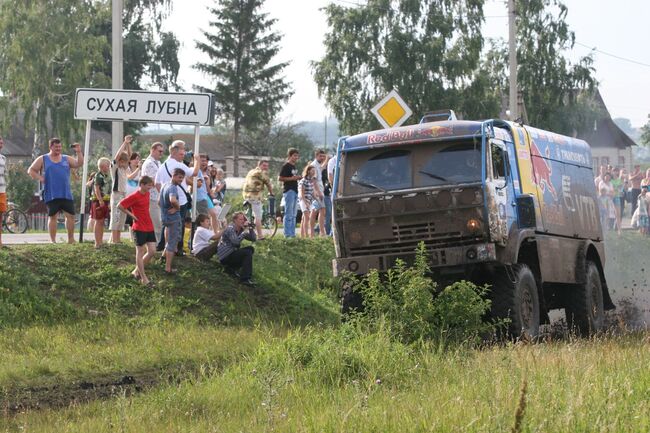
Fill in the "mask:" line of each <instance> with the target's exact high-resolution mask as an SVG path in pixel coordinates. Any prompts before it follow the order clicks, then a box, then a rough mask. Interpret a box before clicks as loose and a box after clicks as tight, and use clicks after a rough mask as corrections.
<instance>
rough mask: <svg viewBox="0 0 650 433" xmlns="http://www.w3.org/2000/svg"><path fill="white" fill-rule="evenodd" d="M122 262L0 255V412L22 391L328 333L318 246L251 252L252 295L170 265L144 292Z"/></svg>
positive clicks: (66, 255)
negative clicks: (271, 339) (291, 333)
mask: <svg viewBox="0 0 650 433" xmlns="http://www.w3.org/2000/svg"><path fill="white" fill-rule="evenodd" d="M289 248H290V249H291V250H292V252H291V253H286V251H285V250H287V249H289ZM133 250H134V249H133V246H132V245H130V244H129V243H127V244H125V245H111V246H107V247H106V248H104V249H102V250H100V251H94V250H93V248H92V245H91V244H83V245H43V246H34V245H30V246H12V247H11V249H8V250H7V249H2V250H0V353H1V354H2V356H0V391H2V392H3V393H4V398H3V400H2V403H6V404H7V402H9V403H12V402H13V403H19V402H21V401H24V400H25V398H27V399H29V395H28V394H30V393H31V392H32V391H33V390H32V388H42V387H47V386H55V385H61V384H68V385H69V384H72V383H79V382H81V381H93V380H96V379H97V378H101V377H107V376H111V375H112V376H115V375H119V374H128V375H136V376H137V375H138V374H140V373H142V372H150V371H152V370H156V371H157V370H160V371H162V370H165V369H176V370H178V371H182V370H183V369H184V368H185V367H187V366H200V365H208V366H212V365H216V366H223V365H226V364H229V363H231V362H235V361H237V360H240V359H241V356H242V355H243V354H244V353H248V352H249V351H251V350H252V349H254V348H255V347H256V346H257V343H258V342H259V341H260V339H261V338H262V337H261V336H262V335H264V334H268V333H272V334H273V333H277V334H283V333H285V332H286V330H287V329H288V328H289V327H290V326H291V325H308V324H310V323H314V324H316V323H323V324H326V325H327V326H331V325H334V324H336V323H338V314H337V305H336V299H335V298H336V296H335V289H334V280H333V278H332V276H331V270H330V269H331V265H330V260H331V256H332V254H333V247H332V245H331V242H327V241H326V240H323V241H320V240H314V241H297V242H291V241H290V240H277V241H276V240H273V241H264V242H259V243H257V244H256V254H255V274H254V275H255V277H256V279H257V280H258V282H259V285H258V287H256V288H249V287H246V286H242V285H240V284H239V283H238V281H236V280H234V279H233V278H231V277H230V276H228V275H227V274H225V273H224V272H223V271H222V269H221V266H220V265H218V264H217V263H216V262H211V263H208V264H206V263H202V262H200V261H198V260H195V259H193V258H181V259H177V260H176V261H175V265H177V267H178V269H179V274H178V276H176V277H172V278H169V277H166V276H165V275H164V272H163V267H162V265H159V264H152V265H151V266H150V269H148V273H149V275H150V277H151V278H152V280H153V281H155V283H156V286H155V288H153V289H149V288H147V287H145V286H143V285H141V284H139V283H138V282H137V281H135V280H134V279H133V278H132V277H131V276H130V275H129V273H130V271H131V270H132V266H133V265H132V263H133V254H134V251H133ZM259 330H261V331H259ZM184 366H185V367H184ZM211 368H212V367H211Z"/></svg>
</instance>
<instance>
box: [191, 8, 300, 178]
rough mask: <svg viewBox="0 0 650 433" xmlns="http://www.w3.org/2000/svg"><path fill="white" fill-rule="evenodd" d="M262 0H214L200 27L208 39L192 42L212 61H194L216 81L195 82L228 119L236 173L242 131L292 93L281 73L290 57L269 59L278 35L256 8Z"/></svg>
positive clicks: (267, 119) (270, 115) (265, 120)
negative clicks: (203, 26)
mask: <svg viewBox="0 0 650 433" xmlns="http://www.w3.org/2000/svg"><path fill="white" fill-rule="evenodd" d="M263 3H264V1H263V0H217V1H216V5H215V7H213V8H210V13H211V14H212V21H211V22H210V31H203V36H204V37H205V39H206V40H207V42H199V41H197V42H196V46H197V48H198V49H200V50H201V51H202V52H203V53H205V54H206V55H207V56H208V58H209V59H210V61H209V62H200V63H197V64H196V65H195V66H194V67H195V68H196V69H197V70H199V71H201V72H203V73H204V74H205V75H206V76H208V77H209V78H210V79H212V81H213V82H214V87H213V88H211V89H207V88H204V87H200V86H197V88H198V89H199V90H201V91H208V92H212V93H214V94H215V97H216V98H215V99H216V101H217V114H218V115H219V116H221V117H222V118H223V119H224V120H225V121H227V122H229V123H231V124H232V129H233V157H234V163H235V171H234V175H235V176H238V175H239V173H238V163H237V161H238V155H239V146H240V144H241V143H240V133H241V132H242V131H243V130H255V129H256V128H257V127H258V125H268V124H271V123H272V121H273V120H274V119H275V117H276V115H277V114H278V113H279V112H280V110H281V107H282V104H283V103H284V102H286V101H287V100H288V99H289V97H291V95H292V94H293V92H292V91H291V89H290V85H289V83H287V82H286V80H285V77H284V76H282V72H283V70H284V68H285V67H286V66H287V65H288V63H287V62H284V63H273V59H274V57H275V56H276V54H277V53H278V50H279V43H280V40H281V35H280V34H279V33H277V32H274V31H273V30H272V27H273V25H274V24H275V22H276V20H275V19H272V18H269V17H268V14H265V13H262V12H261V11H260V9H261V7H262V4H263Z"/></svg>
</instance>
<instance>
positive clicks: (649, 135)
mask: <svg viewBox="0 0 650 433" xmlns="http://www.w3.org/2000/svg"><path fill="white" fill-rule="evenodd" d="M639 143H641V144H642V145H643V146H649V147H650V122H648V123H646V124H645V125H643V126H642V127H641V138H639Z"/></svg>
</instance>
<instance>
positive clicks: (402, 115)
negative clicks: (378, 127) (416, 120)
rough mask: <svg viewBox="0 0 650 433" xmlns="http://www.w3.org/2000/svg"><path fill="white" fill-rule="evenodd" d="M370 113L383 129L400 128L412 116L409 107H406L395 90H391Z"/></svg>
mask: <svg viewBox="0 0 650 433" xmlns="http://www.w3.org/2000/svg"><path fill="white" fill-rule="evenodd" d="M370 111H371V112H372V114H374V115H375V117H376V118H377V120H379V123H381V124H382V126H383V127H384V128H395V127H397V126H400V125H401V124H402V123H404V122H405V121H406V119H408V118H409V117H410V116H411V114H413V111H411V109H410V108H409V106H408V105H406V102H404V100H403V99H402V98H401V97H400V96H399V95H398V94H397V92H396V91H395V90H391V91H390V93H389V94H388V95H386V96H384V98H383V99H382V100H381V101H379V103H377V105H375V106H374V107H372V108H371V109H370Z"/></svg>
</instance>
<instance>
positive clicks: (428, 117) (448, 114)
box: [420, 109, 458, 123]
mask: <svg viewBox="0 0 650 433" xmlns="http://www.w3.org/2000/svg"><path fill="white" fill-rule="evenodd" d="M445 120H447V121H449V120H458V119H456V113H454V110H449V109H445V110H436V111H429V112H427V113H424V116H422V119H421V120H420V123H429V122H443V121H445Z"/></svg>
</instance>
